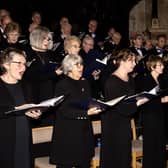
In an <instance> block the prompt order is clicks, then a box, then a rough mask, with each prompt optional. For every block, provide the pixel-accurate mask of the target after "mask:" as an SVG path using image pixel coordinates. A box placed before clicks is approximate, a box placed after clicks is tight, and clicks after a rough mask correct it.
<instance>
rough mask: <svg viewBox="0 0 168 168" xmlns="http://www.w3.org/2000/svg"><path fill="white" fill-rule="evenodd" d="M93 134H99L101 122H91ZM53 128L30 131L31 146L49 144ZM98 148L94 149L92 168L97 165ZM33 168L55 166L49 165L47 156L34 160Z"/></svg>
mask: <svg viewBox="0 0 168 168" xmlns="http://www.w3.org/2000/svg"><path fill="white" fill-rule="evenodd" d="M92 125H93V132H94V134H95V135H96V134H100V133H101V122H100V121H92ZM52 132H53V126H45V127H39V128H33V129H32V137H33V144H38V143H44V142H51V138H52ZM99 154H100V148H95V157H94V158H93V160H92V163H91V164H92V168H97V167H98V165H99V156H100V155H99ZM34 162H35V168H55V165H52V164H50V163H49V156H44V157H38V158H35V161H34Z"/></svg>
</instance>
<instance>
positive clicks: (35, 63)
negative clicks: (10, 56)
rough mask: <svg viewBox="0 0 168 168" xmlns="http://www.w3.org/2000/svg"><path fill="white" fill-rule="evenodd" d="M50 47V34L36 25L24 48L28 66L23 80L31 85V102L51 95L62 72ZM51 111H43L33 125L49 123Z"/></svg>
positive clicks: (51, 116) (50, 121) (44, 28)
mask: <svg viewBox="0 0 168 168" xmlns="http://www.w3.org/2000/svg"><path fill="white" fill-rule="evenodd" d="M51 48H52V36H51V33H50V31H49V29H48V28H47V27H43V26H38V27H36V28H35V29H33V31H32V32H31V33H30V46H29V47H28V48H27V50H26V54H27V61H28V67H27V70H26V72H25V75H24V80H25V81H26V82H27V83H29V84H30V85H31V87H32V95H33V102H34V103H40V102H41V101H43V100H46V99H49V98H52V97H53V92H54V83H55V82H56V81H57V79H58V75H60V74H61V73H62V71H61V69H60V68H59V66H60V64H58V63H57V59H56V55H54V53H53V51H51V50H50V49H51ZM52 121H53V113H45V115H43V117H42V118H41V120H39V121H38V122H37V123H35V125H36V124H37V125H39V124H41V125H51V124H52Z"/></svg>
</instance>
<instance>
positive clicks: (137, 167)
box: [131, 119, 143, 168]
mask: <svg viewBox="0 0 168 168" xmlns="http://www.w3.org/2000/svg"><path fill="white" fill-rule="evenodd" d="M131 129H132V168H142V163H141V162H139V160H140V161H142V157H143V151H142V150H143V141H142V140H139V139H137V134H136V126H135V121H134V119H131Z"/></svg>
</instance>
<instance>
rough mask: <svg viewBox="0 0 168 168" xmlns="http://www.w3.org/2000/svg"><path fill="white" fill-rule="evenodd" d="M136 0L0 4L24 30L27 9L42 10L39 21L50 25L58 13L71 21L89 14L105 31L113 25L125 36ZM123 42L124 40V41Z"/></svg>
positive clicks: (8, 1)
mask: <svg viewBox="0 0 168 168" xmlns="http://www.w3.org/2000/svg"><path fill="white" fill-rule="evenodd" d="M139 1H140V0H60V1H58V0H19V1H18V0H15V1H14V0H13V1H11V0H1V2H0V8H6V9H7V10H9V11H10V12H11V16H12V18H13V19H14V20H15V21H17V22H19V23H20V24H21V26H22V29H23V31H25V30H26V29H27V27H28V25H29V23H30V22H31V13H32V11H34V10H38V11H39V12H41V14H42V25H45V26H48V27H49V28H51V29H52V28H53V27H54V25H55V24H56V23H57V22H58V20H59V19H60V17H61V16H67V17H68V18H69V19H70V22H71V23H73V24H76V23H78V24H79V25H80V26H81V27H84V26H86V25H87V23H88V20H89V19H90V18H95V19H97V20H98V21H99V29H100V30H104V31H106V30H107V28H108V27H109V26H111V25H113V26H114V27H115V28H116V29H117V30H118V31H119V32H120V33H121V34H122V36H123V39H125V41H127V40H128V23H129V12H130V10H131V9H132V7H133V6H134V5H135V4H137V3H138V2H139ZM125 43H126V42H125Z"/></svg>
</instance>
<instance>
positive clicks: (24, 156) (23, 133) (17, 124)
mask: <svg viewBox="0 0 168 168" xmlns="http://www.w3.org/2000/svg"><path fill="white" fill-rule="evenodd" d="M0 93H1V97H2V98H1V100H0V116H1V118H0V132H1V136H0V149H1V150H0V162H1V167H2V168H22V167H25V168H30V167H31V164H32V163H31V152H30V149H31V147H30V144H31V140H32V137H31V129H30V127H29V122H28V119H27V117H26V116H5V114H4V112H5V111H8V110H11V109H13V108H14V107H16V106H18V105H21V104H22V103H25V102H28V97H27V96H28V95H27V94H26V90H25V87H23V86H22V85H21V84H19V83H18V84H6V83H4V82H3V81H2V80H0ZM17 94H18V95H19V96H18V98H17ZM4 129H5V131H4Z"/></svg>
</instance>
